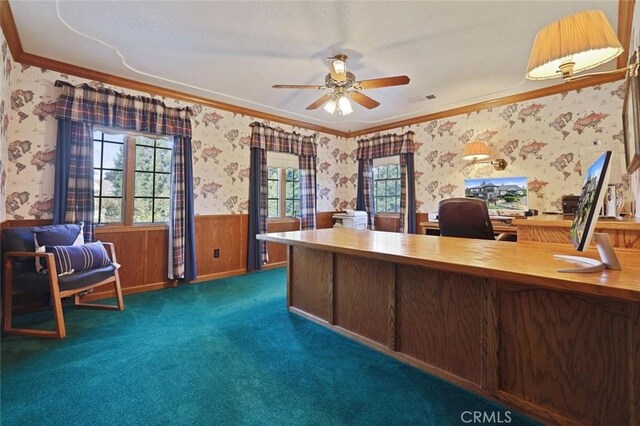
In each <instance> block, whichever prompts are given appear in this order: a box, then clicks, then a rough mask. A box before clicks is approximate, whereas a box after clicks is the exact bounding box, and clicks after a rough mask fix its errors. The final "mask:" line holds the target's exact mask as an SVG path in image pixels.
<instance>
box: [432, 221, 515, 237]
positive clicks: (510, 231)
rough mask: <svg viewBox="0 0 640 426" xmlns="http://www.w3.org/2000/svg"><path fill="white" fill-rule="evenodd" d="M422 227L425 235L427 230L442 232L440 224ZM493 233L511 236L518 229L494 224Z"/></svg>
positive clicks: (434, 223)
mask: <svg viewBox="0 0 640 426" xmlns="http://www.w3.org/2000/svg"><path fill="white" fill-rule="evenodd" d="M420 226H421V227H422V228H423V232H422V233H423V234H426V231H427V230H431V231H437V232H440V224H439V223H438V222H420ZM492 226H493V231H494V232H495V233H496V234H503V233H504V234H509V235H517V232H518V228H517V227H516V226H514V225H506V224H496V223H492Z"/></svg>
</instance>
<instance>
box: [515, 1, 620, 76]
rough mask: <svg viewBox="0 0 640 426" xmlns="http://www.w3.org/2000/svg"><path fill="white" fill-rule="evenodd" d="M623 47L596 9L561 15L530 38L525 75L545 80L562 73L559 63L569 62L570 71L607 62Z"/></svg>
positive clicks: (609, 25) (604, 17)
mask: <svg viewBox="0 0 640 426" xmlns="http://www.w3.org/2000/svg"><path fill="white" fill-rule="evenodd" d="M623 50H624V49H623V48H622V45H621V44H620V41H618V37H616V34H615V32H614V31H613V28H611V24H609V21H608V20H607V17H606V16H605V15H604V13H603V12H602V11H600V10H586V11H583V12H578V13H576V14H573V15H570V16H565V17H564V18H562V19H559V20H557V21H554V22H552V23H550V24H549V25H547V26H546V27H544V28H542V29H541V30H540V31H538V34H537V35H536V39H535V40H534V42H533V48H532V49H531V56H530V57H529V65H528V66H527V78H528V79H529V80H547V79H550V78H555V77H561V76H563V75H562V73H561V71H560V65H561V64H564V63H571V62H573V63H574V65H573V69H572V70H569V71H568V73H567V75H565V77H567V76H570V75H571V74H572V73H577V72H580V71H584V70H588V69H590V68H594V67H597V66H598V65H601V64H604V63H605V62H609V61H610V60H612V59H614V58H616V57H617V56H619V55H620V54H621V53H622V51H623Z"/></svg>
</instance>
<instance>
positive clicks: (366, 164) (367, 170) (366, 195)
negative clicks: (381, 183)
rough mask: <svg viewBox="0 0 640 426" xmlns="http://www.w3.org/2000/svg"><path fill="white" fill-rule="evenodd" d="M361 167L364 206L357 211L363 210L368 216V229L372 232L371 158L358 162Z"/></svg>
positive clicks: (373, 224) (373, 225) (373, 222)
mask: <svg viewBox="0 0 640 426" xmlns="http://www.w3.org/2000/svg"><path fill="white" fill-rule="evenodd" d="M360 164H361V165H362V167H361V169H362V194H363V199H364V206H362V207H358V209H361V208H364V211H366V212H367V214H368V219H369V229H371V230H372V231H374V230H375V229H376V227H375V221H374V217H373V158H363V159H361V160H360Z"/></svg>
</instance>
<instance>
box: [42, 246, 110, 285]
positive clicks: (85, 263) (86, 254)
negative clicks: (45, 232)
mask: <svg viewBox="0 0 640 426" xmlns="http://www.w3.org/2000/svg"><path fill="white" fill-rule="evenodd" d="M44 251H45V252H46V253H53V255H54V257H55V262H56V269H57V270H58V276H62V275H69V274H73V273H74V272H81V271H86V270H87V269H94V268H102V267H104V266H109V265H111V259H109V256H108V255H107V250H105V248H104V246H103V245H102V243H101V242H100V241H96V242H95V243H87V244H82V245H76V246H44Z"/></svg>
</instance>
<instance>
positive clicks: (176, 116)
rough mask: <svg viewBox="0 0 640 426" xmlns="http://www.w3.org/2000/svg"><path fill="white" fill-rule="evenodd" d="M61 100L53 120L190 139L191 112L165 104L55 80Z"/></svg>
mask: <svg viewBox="0 0 640 426" xmlns="http://www.w3.org/2000/svg"><path fill="white" fill-rule="evenodd" d="M55 85H56V87H60V88H61V91H60V96H58V103H57V104H56V118H58V119H61V120H71V121H76V122H81V123H91V124H95V125H100V126H106V127H115V128H119V129H124V130H133V131H137V132H141V133H150V134H156V135H173V136H181V137H186V138H190V137H191V121H190V118H191V110H190V109H189V108H188V107H186V108H169V107H167V106H166V105H165V104H164V102H162V101H160V100H157V99H151V98H146V97H144V96H130V95H124V94H121V93H118V92H116V91H114V90H111V89H106V88H100V89H94V88H93V87H91V86H89V85H88V84H81V85H80V86H72V85H71V84H69V83H66V82H64V81H61V80H57V81H56V83H55Z"/></svg>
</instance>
